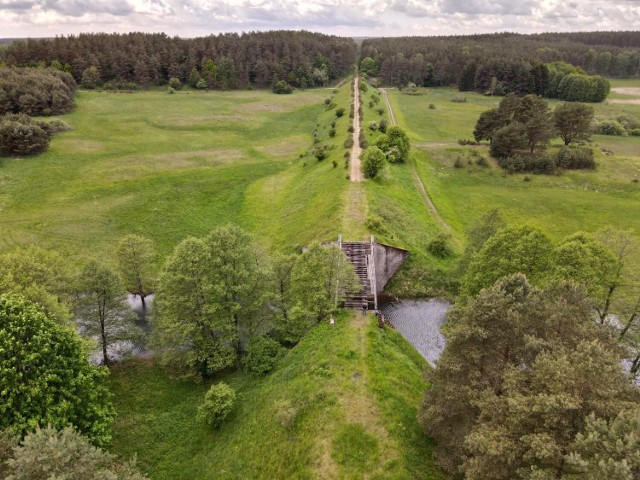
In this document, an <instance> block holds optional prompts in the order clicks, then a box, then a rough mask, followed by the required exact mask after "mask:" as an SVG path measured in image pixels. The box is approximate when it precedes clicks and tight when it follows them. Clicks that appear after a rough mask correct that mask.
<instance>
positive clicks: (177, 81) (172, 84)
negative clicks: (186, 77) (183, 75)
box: [169, 77, 182, 90]
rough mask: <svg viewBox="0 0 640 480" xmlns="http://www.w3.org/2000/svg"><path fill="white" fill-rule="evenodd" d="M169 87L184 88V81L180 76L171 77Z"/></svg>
mask: <svg viewBox="0 0 640 480" xmlns="http://www.w3.org/2000/svg"><path fill="white" fill-rule="evenodd" d="M169 87H171V88H173V89H174V90H180V89H181V88H182V82H181V81H180V79H179V78H176V77H171V78H170V79H169Z"/></svg>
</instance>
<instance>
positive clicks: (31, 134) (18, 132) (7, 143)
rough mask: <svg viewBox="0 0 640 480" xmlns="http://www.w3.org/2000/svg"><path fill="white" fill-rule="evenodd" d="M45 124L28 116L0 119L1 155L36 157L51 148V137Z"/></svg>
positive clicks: (9, 116) (11, 116) (12, 116)
mask: <svg viewBox="0 0 640 480" xmlns="http://www.w3.org/2000/svg"><path fill="white" fill-rule="evenodd" d="M43 126H44V122H38V121H35V120H32V119H31V118H30V117H28V116H26V115H22V114H21V115H6V116H4V117H2V119H0V155H2V156H13V155H35V154H36V153H40V152H44V151H45V150H46V149H47V148H48V147H49V138H50V137H51V135H50V134H49V133H48V131H47V127H44V128H43Z"/></svg>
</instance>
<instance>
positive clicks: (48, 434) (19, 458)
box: [3, 427, 147, 480]
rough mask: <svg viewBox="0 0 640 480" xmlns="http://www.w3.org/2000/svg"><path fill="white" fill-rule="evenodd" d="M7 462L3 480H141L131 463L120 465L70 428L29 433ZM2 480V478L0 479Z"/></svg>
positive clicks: (42, 429) (37, 430)
mask: <svg viewBox="0 0 640 480" xmlns="http://www.w3.org/2000/svg"><path fill="white" fill-rule="evenodd" d="M12 457H13V458H11V459H10V460H9V461H8V462H7V469H8V473H9V475H8V476H7V477H6V478H7V480H51V479H54V478H56V479H58V478H59V479H69V480H81V479H90V478H92V479H105V480H107V479H108V480H145V479H146V478H147V477H146V476H145V475H143V474H142V473H140V472H139V471H138V469H137V468H136V465H135V461H131V462H125V463H121V462H118V461H117V459H116V458H115V457H114V456H113V455H111V454H109V453H107V452H105V451H104V450H101V449H100V448H96V447H94V446H93V445H91V443H89V441H88V440H87V439H86V438H85V437H83V436H82V435H81V434H80V433H78V432H77V431H75V430H74V429H73V428H72V427H65V428H63V429H62V430H60V431H57V430H55V429H53V428H51V427H45V428H36V430H35V432H29V433H28V434H27V435H26V437H25V438H24V440H23V441H22V442H21V443H20V445H19V446H16V447H15V448H14V450H13V455H12ZM3 478H4V477H3Z"/></svg>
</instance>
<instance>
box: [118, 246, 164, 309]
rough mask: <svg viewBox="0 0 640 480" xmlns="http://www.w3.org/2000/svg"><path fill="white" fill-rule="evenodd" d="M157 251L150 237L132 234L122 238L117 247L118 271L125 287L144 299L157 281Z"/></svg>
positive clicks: (151, 291)
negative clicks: (155, 267)
mask: <svg viewBox="0 0 640 480" xmlns="http://www.w3.org/2000/svg"><path fill="white" fill-rule="evenodd" d="M155 257H156V251H155V247H154V244H153V242H152V241H151V240H149V239H148V238H145V237H142V236H140V235H136V234H130V235H127V236H125V237H123V238H122V240H120V242H119V243H118V246H117V248H116V260H117V262H118V272H119V273H120V278H121V279H122V282H123V284H124V288H125V289H126V290H127V292H129V293H130V294H132V295H138V296H139V297H140V298H141V299H142V303H143V305H144V298H145V297H146V296H147V295H149V294H151V293H153V291H154V288H155V287H154V286H155V283H156V273H155V269H154V260H155Z"/></svg>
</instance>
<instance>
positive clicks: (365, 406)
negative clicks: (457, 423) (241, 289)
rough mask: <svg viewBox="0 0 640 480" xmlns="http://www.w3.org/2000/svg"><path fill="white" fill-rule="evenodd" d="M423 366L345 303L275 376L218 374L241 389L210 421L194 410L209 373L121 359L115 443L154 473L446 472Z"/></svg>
mask: <svg viewBox="0 0 640 480" xmlns="http://www.w3.org/2000/svg"><path fill="white" fill-rule="evenodd" d="M424 368H427V367H426V362H425V361H424V359H422V358H421V357H420V356H419V355H418V354H417V353H416V351H415V350H414V349H413V348H412V347H411V346H410V345H409V344H408V343H407V342H406V341H405V340H403V339H402V337H401V336H400V335H399V334H398V333H397V332H395V331H393V330H389V329H386V330H384V331H383V330H380V329H379V328H378V327H377V324H376V322H375V320H373V319H372V318H369V319H368V320H366V321H365V320H364V319H363V317H362V316H360V315H359V314H355V315H350V314H344V315H343V316H342V317H340V318H339V319H338V321H337V323H336V326H335V327H334V328H331V327H329V325H328V324H322V325H319V326H318V327H316V328H315V329H314V330H313V331H312V332H311V333H310V334H308V335H307V336H306V337H305V338H304V339H303V340H302V342H301V343H300V344H299V345H297V346H296V347H295V348H294V349H293V350H291V351H290V352H289V353H288V355H287V356H286V357H285V358H284V359H283V360H282V361H281V363H280V365H279V367H278V368H277V370H276V371H275V372H274V373H272V374H271V375H270V376H268V377H266V378H264V379H260V380H256V379H255V378H251V377H247V376H246V375H245V374H244V373H233V374H229V375H226V376H225V375H223V376H222V377H221V378H220V379H218V380H224V381H226V382H228V383H229V384H230V385H231V386H233V387H234V388H235V389H236V390H237V392H238V394H239V400H238V402H237V408H236V409H235V411H234V413H233V414H232V416H231V418H229V419H228V421H227V422H226V423H225V424H224V425H223V426H222V427H221V428H220V429H219V430H212V429H211V428H209V427H206V426H204V425H203V424H200V423H199V422H198V421H197V420H196V418H195V413H196V408H197V405H198V403H199V402H201V401H202V398H203V395H204V392H205V391H206V389H207V388H208V384H202V385H195V386H194V384H192V383H184V382H178V381H173V380H170V379H169V378H168V377H167V376H166V375H165V374H164V373H163V372H162V371H161V370H160V369H159V367H156V366H155V365H154V364H153V363H150V362H149V361H133V362H132V363H125V364H124V365H121V366H119V367H116V368H115V369H114V371H113V374H112V377H111V384H112V389H113V391H114V393H115V399H116V407H117V411H118V418H117V423H116V429H115V430H116V434H115V438H114V442H113V451H114V452H116V453H118V454H121V455H123V456H125V457H129V456H131V455H133V454H137V456H138V461H139V463H140V465H141V467H142V468H143V469H144V470H145V471H147V472H148V473H149V474H150V476H151V478H158V479H164V478H171V479H176V480H178V479H190V480H191V479H194V480H195V479H248V478H251V479H275V478H287V479H289V478H290V479H364V478H370V479H407V480H409V479H425V480H426V479H440V478H443V477H442V476H441V474H440V473H439V471H438V470H437V469H436V468H435V467H434V466H433V461H432V456H431V448H432V445H431V443H430V441H429V440H428V439H427V438H426V437H425V436H424V434H423V433H422V431H421V429H420V427H419V426H418V424H417V422H416V413H417V407H418V405H419V403H420V401H421V399H422V392H423V389H424V387H425V383H424V381H423V379H422V372H423V369H424ZM283 402H284V403H283ZM286 409H290V411H291V412H293V413H292V414H290V415H289V417H288V418H289V420H286V419H285V417H286V415H284V411H285V410H286ZM292 418H293V420H291V419H292Z"/></svg>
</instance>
